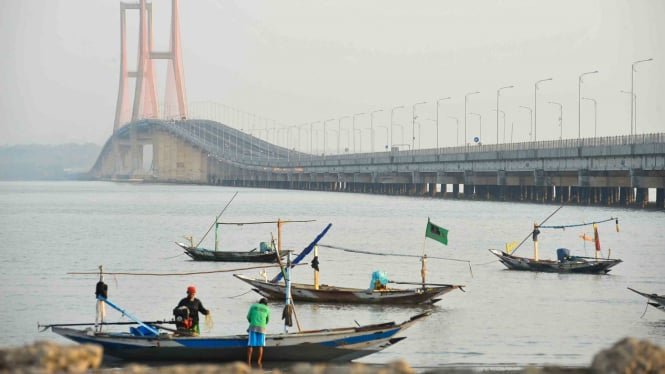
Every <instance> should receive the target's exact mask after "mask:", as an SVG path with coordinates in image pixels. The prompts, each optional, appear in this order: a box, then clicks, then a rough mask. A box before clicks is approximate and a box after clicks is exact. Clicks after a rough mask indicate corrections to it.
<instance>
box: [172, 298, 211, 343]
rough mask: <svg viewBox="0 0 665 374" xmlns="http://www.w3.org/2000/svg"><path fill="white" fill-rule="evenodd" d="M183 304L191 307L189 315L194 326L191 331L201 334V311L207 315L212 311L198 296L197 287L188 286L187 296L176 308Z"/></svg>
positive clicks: (188, 307)
mask: <svg viewBox="0 0 665 374" xmlns="http://www.w3.org/2000/svg"><path fill="white" fill-rule="evenodd" d="M183 306H184V307H187V309H189V317H190V318H191V319H192V326H191V327H190V328H189V329H190V331H192V332H193V333H194V334H195V335H199V334H201V330H200V329H199V313H201V314H203V315H204V316H207V315H210V311H209V310H208V309H206V308H205V307H204V306H203V303H202V302H201V300H199V299H197V298H196V287H194V286H189V287H187V297H185V298H183V299H182V300H180V302H179V303H178V306H177V307H176V308H175V309H178V308H180V307H183ZM175 309H174V313H175Z"/></svg>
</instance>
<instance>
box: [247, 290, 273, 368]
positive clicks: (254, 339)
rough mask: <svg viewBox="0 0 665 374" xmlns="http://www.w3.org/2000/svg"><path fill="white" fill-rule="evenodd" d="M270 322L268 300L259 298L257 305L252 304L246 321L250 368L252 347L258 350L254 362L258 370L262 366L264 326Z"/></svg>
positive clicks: (264, 341)
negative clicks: (257, 365)
mask: <svg viewBox="0 0 665 374" xmlns="http://www.w3.org/2000/svg"><path fill="white" fill-rule="evenodd" d="M269 320H270V309H269V308H268V300H266V299H265V298H261V300H259V302H258V303H256V304H252V306H251V307H249V311H248V312H247V321H249V328H248V329H247V332H248V339H247V365H249V366H250V367H251V366H252V352H253V351H254V347H257V348H258V351H259V357H258V360H257V361H256V362H257V363H258V364H259V368H262V367H263V366H262V365H263V347H265V345H266V325H267V324H268V321H269Z"/></svg>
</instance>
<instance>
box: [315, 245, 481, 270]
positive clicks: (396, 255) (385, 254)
mask: <svg viewBox="0 0 665 374" xmlns="http://www.w3.org/2000/svg"><path fill="white" fill-rule="evenodd" d="M319 247H324V248H330V249H337V250H340V251H344V252H350V253H360V254H365V255H373V256H394V257H412V258H423V256H418V255H406V254H399V253H377V252H370V251H362V250H359V249H349V248H343V247H338V246H335V245H327V244H319ZM427 258H433V259H436V260H448V261H457V262H466V263H467V264H469V272H470V273H471V277H472V278H473V270H472V269H471V261H469V260H460V259H458V258H448V257H436V256H427Z"/></svg>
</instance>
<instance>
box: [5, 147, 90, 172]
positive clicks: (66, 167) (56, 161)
mask: <svg viewBox="0 0 665 374" xmlns="http://www.w3.org/2000/svg"><path fill="white" fill-rule="evenodd" d="M100 150H101V147H100V146H98V145H97V144H92V143H86V144H60V145H37V144H30V145H10V146H0V180H65V179H80V178H82V177H83V176H84V175H85V173H86V172H87V171H88V170H90V168H91V167H92V165H93V164H94V163H95V161H96V159H97V156H98V155H99V152H100Z"/></svg>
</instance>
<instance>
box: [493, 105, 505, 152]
mask: <svg viewBox="0 0 665 374" xmlns="http://www.w3.org/2000/svg"><path fill="white" fill-rule="evenodd" d="M492 112H496V113H497V117H498V114H499V113H501V116H503V141H504V142H505V141H506V112H504V111H503V110H500V109H499V110H496V109H492ZM497 119H498V118H497ZM496 139H497V141H496V144H499V125H498V122H497V127H496Z"/></svg>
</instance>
